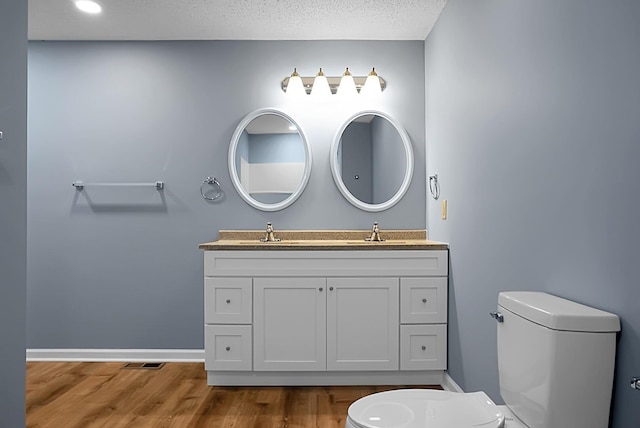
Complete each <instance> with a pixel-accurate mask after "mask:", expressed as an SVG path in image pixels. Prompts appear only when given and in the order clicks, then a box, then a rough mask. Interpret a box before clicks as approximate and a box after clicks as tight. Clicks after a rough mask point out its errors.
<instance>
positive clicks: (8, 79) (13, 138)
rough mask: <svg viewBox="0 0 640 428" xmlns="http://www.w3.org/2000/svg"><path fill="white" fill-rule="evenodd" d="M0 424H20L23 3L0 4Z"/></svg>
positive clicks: (24, 208) (23, 275)
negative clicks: (0, 135) (1, 133)
mask: <svg viewBox="0 0 640 428" xmlns="http://www.w3.org/2000/svg"><path fill="white" fill-rule="evenodd" d="M0 54H2V57H1V59H0V130H1V131H3V133H4V137H3V138H2V140H0V343H2V350H1V351H0V379H1V381H0V415H2V416H1V418H2V419H1V420H0V425H2V426H3V427H4V426H6V427H20V426H25V416H24V405H25V395H24V394H25V365H24V359H25V305H26V303H25V297H26V283H27V279H26V275H27V250H26V244H27V222H26V212H27V2H25V1H21V0H5V1H3V2H1V3H0Z"/></svg>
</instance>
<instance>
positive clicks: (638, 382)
mask: <svg viewBox="0 0 640 428" xmlns="http://www.w3.org/2000/svg"><path fill="white" fill-rule="evenodd" d="M631 389H640V378H637V377H632V378H631Z"/></svg>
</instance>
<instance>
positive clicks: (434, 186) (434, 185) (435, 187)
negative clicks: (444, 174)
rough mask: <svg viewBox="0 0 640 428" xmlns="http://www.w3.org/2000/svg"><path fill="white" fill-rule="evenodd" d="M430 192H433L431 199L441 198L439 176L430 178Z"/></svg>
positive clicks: (435, 175)
mask: <svg viewBox="0 0 640 428" xmlns="http://www.w3.org/2000/svg"><path fill="white" fill-rule="evenodd" d="M429 191H430V192H431V197H432V198H433V199H436V200H437V199H438V198H439V197H440V183H438V174H434V175H430V176H429Z"/></svg>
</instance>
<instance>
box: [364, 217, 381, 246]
mask: <svg viewBox="0 0 640 428" xmlns="http://www.w3.org/2000/svg"><path fill="white" fill-rule="evenodd" d="M364 240H365V241H375V242H382V241H384V239H382V238H381V237H380V227H378V222H377V221H376V222H375V223H373V229H372V230H371V236H370V237H368V238H365V239H364Z"/></svg>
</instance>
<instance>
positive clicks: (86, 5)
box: [74, 0, 102, 14]
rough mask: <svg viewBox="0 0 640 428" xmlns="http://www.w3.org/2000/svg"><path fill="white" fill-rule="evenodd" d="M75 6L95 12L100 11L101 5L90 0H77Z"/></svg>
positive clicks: (87, 11)
mask: <svg viewBox="0 0 640 428" xmlns="http://www.w3.org/2000/svg"><path fill="white" fill-rule="evenodd" d="M74 3H75V5H76V7H77V8H78V9H80V10H81V11H83V12H85V13H91V14H96V13H100V12H102V6H100V5H99V4H98V3H96V2H95V1H91V0H77V1H75V2H74Z"/></svg>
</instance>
